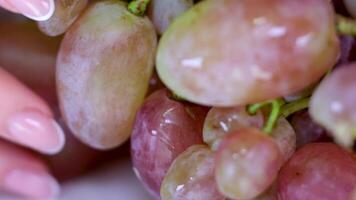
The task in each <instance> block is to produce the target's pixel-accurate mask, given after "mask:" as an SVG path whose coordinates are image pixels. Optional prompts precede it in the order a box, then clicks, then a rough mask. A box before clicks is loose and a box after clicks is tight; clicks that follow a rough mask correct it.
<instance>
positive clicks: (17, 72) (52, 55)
mask: <svg viewBox="0 0 356 200" xmlns="http://www.w3.org/2000/svg"><path fill="white" fill-rule="evenodd" d="M0 1H1V0H0ZM0 18H1V17H0ZM59 44H60V38H53V37H46V36H45V35H43V34H41V32H40V31H39V30H38V28H37V26H36V23H34V22H29V20H26V21H11V20H8V21H0V66H2V67H3V68H4V69H5V70H6V71H8V72H10V73H11V74H12V75H13V76H15V77H16V78H17V79H19V80H20V81H21V82H22V83H24V84H26V85H27V86H29V87H30V88H31V90H33V91H35V92H36V93H37V94H39V95H40V96H41V97H42V98H44V99H45V100H47V103H48V102H50V105H52V104H55V103H56V99H57V96H56V90H55V65H56V56H57V51H58V48H59Z"/></svg>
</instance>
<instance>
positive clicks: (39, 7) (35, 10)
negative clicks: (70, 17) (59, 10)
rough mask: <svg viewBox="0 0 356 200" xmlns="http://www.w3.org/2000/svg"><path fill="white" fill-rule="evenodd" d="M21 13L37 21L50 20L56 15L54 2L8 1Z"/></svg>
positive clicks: (50, 0) (32, 0) (38, 0)
mask: <svg viewBox="0 0 356 200" xmlns="http://www.w3.org/2000/svg"><path fill="white" fill-rule="evenodd" d="M6 1H7V2H8V3H9V4H11V5H12V7H13V8H14V9H15V10H17V11H18V12H19V13H21V14H23V15H25V16H26V17H28V18H30V19H33V20H36V21H45V20H48V19H49V18H50V17H51V16H52V15H53V13H54V1H53V0H31V1H29V0H27V1H24V0H6Z"/></svg>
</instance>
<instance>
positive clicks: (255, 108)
mask: <svg viewBox="0 0 356 200" xmlns="http://www.w3.org/2000/svg"><path fill="white" fill-rule="evenodd" d="M269 104H271V101H266V102H262V103H255V104H251V105H248V106H247V112H248V113H249V114H250V115H255V114H256V113H257V111H259V110H261V108H262V107H265V106H267V105H269Z"/></svg>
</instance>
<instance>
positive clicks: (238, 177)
mask: <svg viewBox="0 0 356 200" xmlns="http://www.w3.org/2000/svg"><path fill="white" fill-rule="evenodd" d="M215 159H216V168H215V177H216V181H217V184H218V187H219V190H220V192H222V194H224V195H225V196H227V197H229V198H232V199H252V198H255V197H257V196H259V195H260V194H262V193H263V192H264V191H265V190H266V189H267V188H269V187H270V186H271V185H272V183H273V182H274V180H275V178H276V177H277V173H278V171H279V168H280V167H281V165H282V162H283V156H282V154H281V152H280V149H279V147H278V145H277V144H276V142H275V141H274V140H273V139H272V138H271V137H269V136H267V135H265V134H263V133H262V132H261V131H259V130H257V129H253V128H249V129H247V128H246V129H239V130H238V131H236V132H235V133H232V134H230V135H228V136H226V137H225V138H224V140H223V142H222V143H221V145H220V146H219V149H218V151H217V153H216V156H215Z"/></svg>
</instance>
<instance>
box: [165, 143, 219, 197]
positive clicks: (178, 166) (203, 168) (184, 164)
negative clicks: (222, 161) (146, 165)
mask: <svg viewBox="0 0 356 200" xmlns="http://www.w3.org/2000/svg"><path fill="white" fill-rule="evenodd" d="M214 166H215V161H214V154H213V153H212V151H211V150H210V149H209V148H208V147H207V146H205V145H195V146H192V147H190V148H188V149H187V150H186V151H184V152H183V153H182V154H180V155H179V156H178V157H177V158H176V159H175V160H174V162H173V163H172V165H171V167H170V168H169V170H168V172H167V175H166V177H165V178H164V180H163V183H162V187H161V197H162V200H225V197H224V196H222V195H221V194H220V192H219V190H218V188H217V185H216V182H215V178H214Z"/></svg>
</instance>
